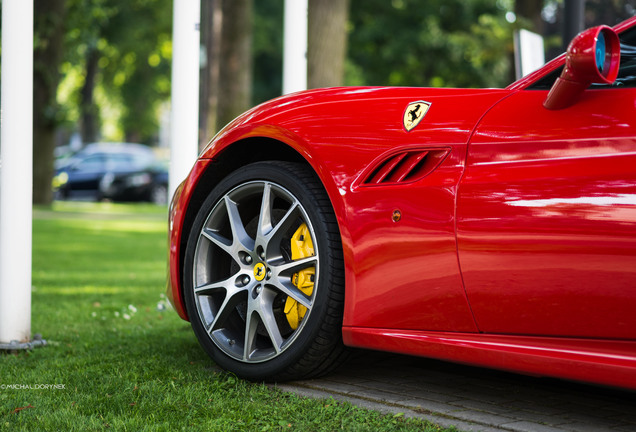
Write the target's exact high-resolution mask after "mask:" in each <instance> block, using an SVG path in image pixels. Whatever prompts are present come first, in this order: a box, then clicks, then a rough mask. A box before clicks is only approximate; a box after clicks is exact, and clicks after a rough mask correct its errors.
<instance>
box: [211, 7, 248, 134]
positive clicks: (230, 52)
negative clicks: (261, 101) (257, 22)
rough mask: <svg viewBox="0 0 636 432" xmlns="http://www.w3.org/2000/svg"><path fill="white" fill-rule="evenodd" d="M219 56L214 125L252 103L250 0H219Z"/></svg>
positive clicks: (221, 123)
mask: <svg viewBox="0 0 636 432" xmlns="http://www.w3.org/2000/svg"><path fill="white" fill-rule="evenodd" d="M222 3H223V5H222V13H223V25H222V28H221V58H220V61H219V67H220V70H219V84H218V104H217V116H216V125H218V127H219V128H221V127H223V126H225V125H226V124H227V123H229V122H230V121H231V120H232V119H234V118H235V117H236V116H237V115H239V114H241V113H242V112H243V111H245V110H247V109H249V108H250V106H251V99H252V10H253V5H252V0H222Z"/></svg>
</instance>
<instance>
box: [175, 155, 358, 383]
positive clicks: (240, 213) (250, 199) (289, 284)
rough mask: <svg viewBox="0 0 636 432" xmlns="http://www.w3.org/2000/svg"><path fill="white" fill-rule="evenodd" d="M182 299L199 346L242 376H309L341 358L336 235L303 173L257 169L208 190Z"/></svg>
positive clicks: (325, 203)
mask: <svg viewBox="0 0 636 432" xmlns="http://www.w3.org/2000/svg"><path fill="white" fill-rule="evenodd" d="M264 203H267V205H263V204H264ZM262 208H265V209H266V211H264V212H263V211H262V210H261V209H262ZM303 224H304V226H305V228H306V229H305V228H303ZM299 233H300V234H299ZM303 233H304V234H303ZM301 234H302V235H301ZM305 235H309V241H308V240H307V238H306V237H305ZM292 236H294V240H295V246H292V244H291V239H292ZM299 245H301V246H299ZM309 246H311V247H309ZM303 254H304V258H303V257H302V256H303ZM294 255H296V256H295V257H294ZM299 256H300V258H299ZM312 272H314V273H315V274H314V276H313V279H312V276H311V273H312ZM299 280H304V281H305V283H306V284H308V285H309V286H310V288H308V287H307V285H305V287H304V288H302V289H301V288H299V287H298V285H297V284H298V283H299V282H298V281H299ZM184 298H185V303H186V309H187V311H188V316H189V317H190V320H191V323H192V328H193V330H194V332H195V334H196V336H197V338H198V339H199V342H200V343H201V345H202V347H203V348H204V349H205V350H206V352H207V353H208V354H209V355H210V356H211V357H212V359H213V360H214V361H215V362H216V363H217V364H218V365H220V366H221V367H223V368H225V369H227V370H229V371H231V372H233V373H235V374H237V375H238V376H240V377H243V378H246V379H249V380H257V381H260V380H267V381H283V380H291V379H300V378H309V377H315V376H319V375H323V374H325V373H327V372H329V371H331V370H333V369H334V368H335V367H337V366H338V365H339V364H340V363H341V362H342V361H344V360H345V359H346V357H347V351H346V349H345V347H344V345H343V343H342V314H343V305H344V265H343V257H342V244H341V241H340V232H339V230H338V225H337V222H336V218H335V216H334V213H333V209H332V207H331V203H330V201H329V198H328V196H327V194H326V192H325V190H324V188H323V187H322V184H321V183H320V181H319V180H318V178H317V176H316V175H315V174H314V172H313V171H312V170H311V169H309V167H307V166H305V165H302V164H295V163H287V162H258V163H254V164H251V165H248V166H246V167H244V168H241V169H239V170H237V171H235V172H233V173H231V174H230V175H228V176H227V177H226V178H225V179H224V180H222V181H221V182H220V183H219V184H218V185H217V186H216V187H215V188H214V189H213V190H212V192H211V193H210V195H209V196H208V198H207V199H206V201H205V202H204V203H203V205H202V207H201V209H200V210H199V212H198V214H197V217H196V219H195V221H194V224H193V226H192V230H191V234H190V236H189V238H188V243H187V248H186V256H185V267H184ZM303 308H304V310H305V312H304V317H302V313H303V312H302V310H303ZM294 326H296V327H295V328H294ZM248 327H249V329H250V331H249V332H248V331H246V328H248Z"/></svg>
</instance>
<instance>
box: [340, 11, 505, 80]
mask: <svg viewBox="0 0 636 432" xmlns="http://www.w3.org/2000/svg"><path fill="white" fill-rule="evenodd" d="M506 12H508V9H507V8H506V7H505V2H496V1H494V0H470V1H461V0H429V1H426V2H422V1H417V0H393V1H390V2H389V1H385V0H351V32H350V34H349V56H348V58H349V64H348V69H347V83H348V84H368V85H398V86H433V87H441V86H453V87H499V86H503V85H506V84H508V71H509V69H510V66H511V62H510V56H509V53H510V52H511V51H512V29H511V28H510V25H509V24H508V22H507V21H506V19H505V14H506Z"/></svg>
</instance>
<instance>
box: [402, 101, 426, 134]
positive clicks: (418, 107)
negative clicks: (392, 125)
mask: <svg viewBox="0 0 636 432" xmlns="http://www.w3.org/2000/svg"><path fill="white" fill-rule="evenodd" d="M430 106H431V103H430V102H424V101H416V102H411V103H410V104H409V105H408V106H407V107H406V109H405V110H404V119H403V122H402V124H403V125H404V129H405V130H406V131H407V132H410V131H411V130H412V129H413V128H414V127H415V126H417V125H418V124H419V123H420V121H422V119H423V118H424V116H425V115H426V113H427V112H428V109H429V108H430Z"/></svg>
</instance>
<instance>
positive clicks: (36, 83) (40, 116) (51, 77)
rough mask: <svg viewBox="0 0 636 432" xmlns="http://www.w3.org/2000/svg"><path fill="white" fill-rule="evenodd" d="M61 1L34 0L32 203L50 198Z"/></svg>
mask: <svg viewBox="0 0 636 432" xmlns="http://www.w3.org/2000/svg"><path fill="white" fill-rule="evenodd" d="M65 13H66V8H65V2H64V0H35V2H34V26H35V48H34V53H33V203H34V204H44V205H48V204H50V203H51V201H52V200H53V193H52V190H51V181H52V179H53V161H54V157H53V151H54V149H55V130H56V128H57V119H56V111H57V107H56V93H57V86H58V83H59V81H60V74H59V65H60V62H61V60H62V49H63V41H64V16H65Z"/></svg>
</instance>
